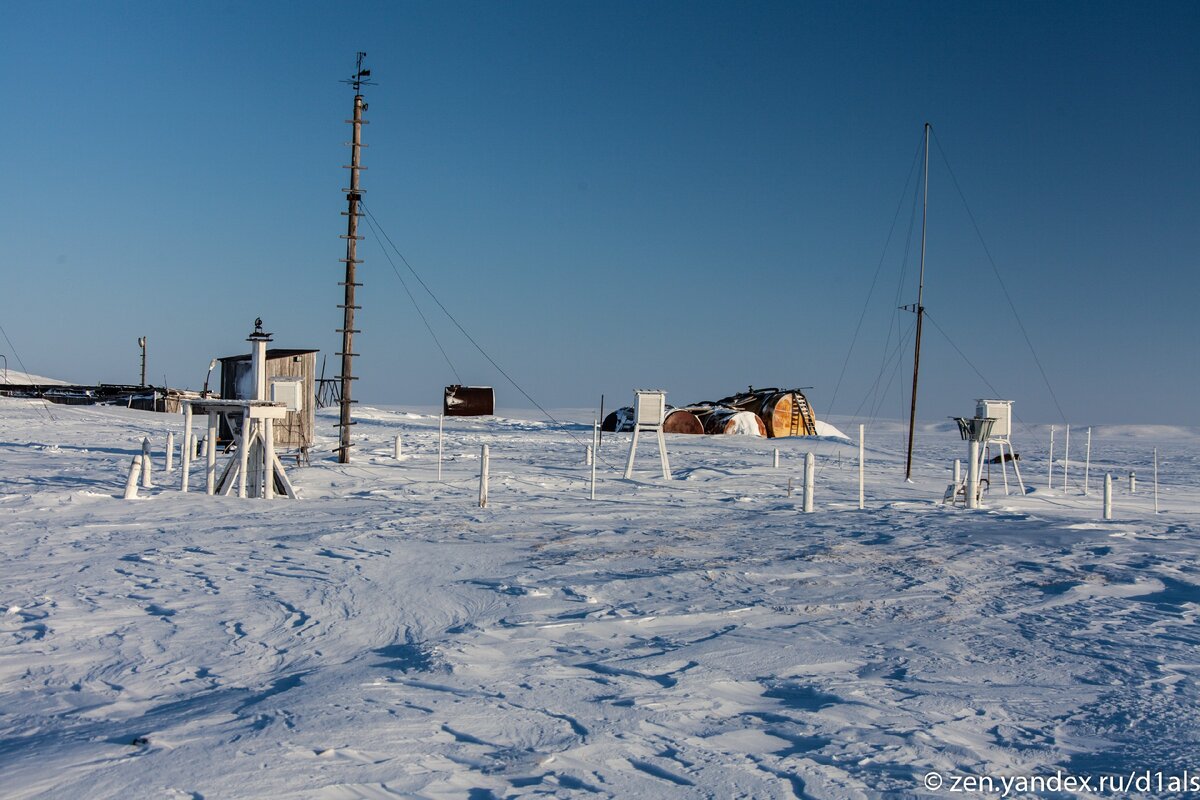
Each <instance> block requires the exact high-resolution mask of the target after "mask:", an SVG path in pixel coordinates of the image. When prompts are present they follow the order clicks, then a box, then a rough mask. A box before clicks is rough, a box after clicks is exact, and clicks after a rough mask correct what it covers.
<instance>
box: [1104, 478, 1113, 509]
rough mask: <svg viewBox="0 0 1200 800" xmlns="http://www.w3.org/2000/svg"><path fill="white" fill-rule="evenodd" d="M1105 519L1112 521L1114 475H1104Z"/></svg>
mask: <svg viewBox="0 0 1200 800" xmlns="http://www.w3.org/2000/svg"><path fill="white" fill-rule="evenodd" d="M1104 518H1105V519H1112V473H1111V472H1106V473H1105V474H1104Z"/></svg>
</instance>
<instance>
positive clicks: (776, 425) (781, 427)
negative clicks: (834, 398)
mask: <svg viewBox="0 0 1200 800" xmlns="http://www.w3.org/2000/svg"><path fill="white" fill-rule="evenodd" d="M717 405H722V406H729V407H730V408H736V409H737V410H738V411H751V412H753V413H755V414H757V415H758V416H759V417H760V418H761V419H762V421H763V425H764V427H765V428H766V435H767V436H769V437H771V438H775V437H778V436H815V435H816V433H817V423H816V419H815V418H814V417H813V412H812V406H810V405H809V403H808V398H807V397H805V396H804V392H802V391H800V390H799V389H776V388H770V389H755V388H754V387H753V386H751V387H750V388H749V391H745V392H739V393H738V394H735V395H731V396H730V397H724V398H721V399H720V400H718V401H717Z"/></svg>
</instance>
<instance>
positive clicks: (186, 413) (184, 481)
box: [179, 403, 195, 493]
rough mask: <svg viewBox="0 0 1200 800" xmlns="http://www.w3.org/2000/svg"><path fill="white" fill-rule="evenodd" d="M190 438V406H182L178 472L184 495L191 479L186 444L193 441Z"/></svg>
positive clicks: (188, 453) (188, 450)
mask: <svg viewBox="0 0 1200 800" xmlns="http://www.w3.org/2000/svg"><path fill="white" fill-rule="evenodd" d="M194 438H195V437H194V436H192V404H191V403H184V404H183V447H181V448H179V460H180V461H181V462H182V464H181V465H180V466H181V467H182V469H181V470H180V471H181V472H182V473H183V475H181V476H180V478H179V488H180V489H181V490H182V491H183V492H184V493H186V492H187V490H188V483H189V482H190V481H191V479H192V452H191V450H190V449H189V448H188V443H189V442H190V441H191V440H192V439H194Z"/></svg>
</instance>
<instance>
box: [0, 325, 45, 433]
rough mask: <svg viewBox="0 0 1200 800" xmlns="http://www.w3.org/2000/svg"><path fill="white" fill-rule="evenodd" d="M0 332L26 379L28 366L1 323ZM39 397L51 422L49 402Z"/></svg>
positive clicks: (28, 375)
mask: <svg viewBox="0 0 1200 800" xmlns="http://www.w3.org/2000/svg"><path fill="white" fill-rule="evenodd" d="M0 333H2V334H4V341H6V342H8V349H9V350H11V351H12V354H13V355H14V356H16V357H17V363H18V364H20V365H21V371H22V372H24V373H25V379H26V380H28V379H29V377H30V375H31V373H30V372H29V367H27V366H25V362H24V361H22V360H21V354H20V353H18V352H17V348H16V347H15V346H14V345H13V343H12V339H10V338H8V331H6V330H4V326H3V325H0ZM40 399H41V401H42V408H43V410H44V411H45V412H46V416H47V417H49V418H50V421H51V422H53V421H54V415H53V414H52V413H50V404H49V403H47V402H46V398H45V396H44V395H43V396H42V397H41V398H40Z"/></svg>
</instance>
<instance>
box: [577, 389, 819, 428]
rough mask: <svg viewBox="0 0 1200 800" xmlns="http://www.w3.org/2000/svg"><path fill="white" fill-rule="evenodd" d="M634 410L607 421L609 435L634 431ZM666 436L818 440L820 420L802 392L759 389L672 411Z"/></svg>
mask: <svg viewBox="0 0 1200 800" xmlns="http://www.w3.org/2000/svg"><path fill="white" fill-rule="evenodd" d="M633 427H634V418H633V409H632V408H628V407H626V408H618V409H617V410H616V411H614V412H612V413H611V414H609V415H608V416H607V417H605V418H604V422H603V424H602V425H601V428H602V429H603V430H605V431H610V432H618V431H632V430H633ZM663 431H665V432H666V433H691V434H700V433H707V434H710V435H718V434H723V435H740V436H766V437H768V438H772V439H773V438H777V437H782V436H816V435H817V420H816V417H815V416H814V415H813V411H812V406H811V405H810V404H809V402H808V398H807V397H805V396H804V392H802V391H801V390H800V389H778V388H774V387H772V388H767V389H755V388H754V387H753V386H751V387H749V388H748V390H747V391H745V392H739V393H737V394H733V395H730V396H729V397H723V398H721V399H720V400H717V401H715V402H713V401H707V400H706V401H702V402H699V403H693V404H691V405H687V406H682V407H680V408H670V409H669V411H668V413H667V416H666V419H665V420H664V421H663Z"/></svg>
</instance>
